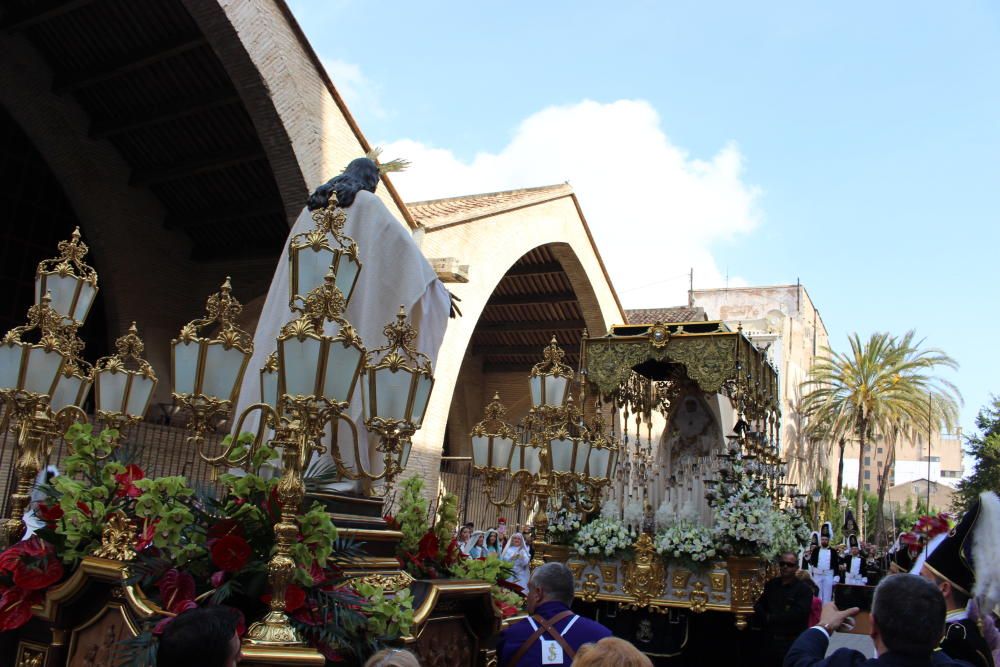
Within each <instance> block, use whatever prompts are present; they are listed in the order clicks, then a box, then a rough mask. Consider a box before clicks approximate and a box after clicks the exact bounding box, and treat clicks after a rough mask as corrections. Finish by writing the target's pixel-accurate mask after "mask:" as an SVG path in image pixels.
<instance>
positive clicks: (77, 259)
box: [35, 227, 97, 325]
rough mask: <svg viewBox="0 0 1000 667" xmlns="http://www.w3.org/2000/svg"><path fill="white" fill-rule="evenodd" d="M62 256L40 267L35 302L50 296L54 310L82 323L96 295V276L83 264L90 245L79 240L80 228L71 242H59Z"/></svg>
mask: <svg viewBox="0 0 1000 667" xmlns="http://www.w3.org/2000/svg"><path fill="white" fill-rule="evenodd" d="M58 248H59V257H57V258H55V259H47V260H44V261H42V262H40V263H39V264H38V270H37V271H36V272H35V303H36V304H38V303H41V300H42V297H43V296H44V295H45V294H46V293H48V294H51V296H52V302H51V306H52V309H53V310H55V311H56V312H57V313H59V315H60V317H62V318H64V319H66V320H69V321H70V322H71V323H74V324H76V325H81V324H83V322H84V320H86V319H87V314H88V313H89V312H90V307H91V306H92V305H93V303H94V297H96V296H97V273H96V272H95V271H94V269H93V268H91V267H90V266H87V265H86V264H84V262H83V258H84V257H85V256H86V255H87V251H88V248H87V245H86V244H85V243H82V242H81V241H80V228H79V227H77V228H76V229H74V230H73V236H72V238H71V239H70V240H69V241H60V242H59V245H58Z"/></svg>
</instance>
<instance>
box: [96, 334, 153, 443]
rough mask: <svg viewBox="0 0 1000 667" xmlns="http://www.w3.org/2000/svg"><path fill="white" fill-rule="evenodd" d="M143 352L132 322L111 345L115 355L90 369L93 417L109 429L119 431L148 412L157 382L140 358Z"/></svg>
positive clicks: (150, 368) (101, 360)
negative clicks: (94, 412)
mask: <svg viewBox="0 0 1000 667" xmlns="http://www.w3.org/2000/svg"><path fill="white" fill-rule="evenodd" d="M144 348H145V345H144V344H143V342H142V339H141V338H139V333H138V330H137V329H136V327H135V322H133V323H132V326H130V327H129V329H128V333H127V334H125V335H124V336H122V337H121V338H119V339H118V340H117V341H115V350H116V352H117V353H116V354H114V355H112V356H109V357H103V358H101V359H98V360H97V364H96V365H95V367H94V383H95V385H96V390H95V392H94V394H95V399H96V403H97V408H96V409H97V416H98V417H99V418H100V419H101V420H102V421H104V422H105V423H106V424H108V426H109V427H111V428H115V429H118V430H121V429H123V428H124V427H126V426H128V425H131V424H133V423H135V422H138V421H140V420H141V419H142V418H143V416H144V415H145V414H146V410H147V409H148V408H149V402H150V401H151V400H152V398H153V390H154V389H156V383H157V379H156V374H155V373H154V372H153V367H152V366H150V365H149V362H148V361H146V360H145V359H143V358H142V352H143V349H144Z"/></svg>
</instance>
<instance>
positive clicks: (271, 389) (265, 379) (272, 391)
mask: <svg viewBox="0 0 1000 667" xmlns="http://www.w3.org/2000/svg"><path fill="white" fill-rule="evenodd" d="M260 402H261V403H265V404H267V405H270V406H271V407H272V408H277V407H278V353H277V352H272V353H271V354H269V355H267V359H266V360H265V361H264V367H263V368H261V369H260Z"/></svg>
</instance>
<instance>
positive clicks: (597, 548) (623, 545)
mask: <svg viewBox="0 0 1000 667" xmlns="http://www.w3.org/2000/svg"><path fill="white" fill-rule="evenodd" d="M635 538H636V536H635V533H633V532H632V531H631V530H629V529H628V527H627V526H626V525H625V523H624V522H622V521H619V520H617V519H605V518H603V517H602V518H599V519H595V520H593V521H591V522H590V523H588V524H587V525H586V526H584V527H583V528H582V529H581V530H580V532H579V533H577V535H576V539H575V540H574V541H573V548H574V550H575V551H576V553H577V554H579V555H580V556H583V557H584V558H588V557H594V556H599V557H604V558H613V557H615V556H617V555H618V554H619V553H620V552H622V551H624V550H626V549H628V548H629V547H631V546H632V543H633V542H635Z"/></svg>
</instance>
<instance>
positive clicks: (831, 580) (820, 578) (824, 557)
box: [809, 521, 840, 604]
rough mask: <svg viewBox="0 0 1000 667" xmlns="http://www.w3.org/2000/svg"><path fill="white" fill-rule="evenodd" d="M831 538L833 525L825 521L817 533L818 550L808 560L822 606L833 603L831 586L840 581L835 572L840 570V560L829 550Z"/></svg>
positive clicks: (835, 553)
mask: <svg viewBox="0 0 1000 667" xmlns="http://www.w3.org/2000/svg"><path fill="white" fill-rule="evenodd" d="M832 537H833V524H832V523H830V522H829V521H827V522H826V523H824V524H823V527H822V528H821V529H820V533H819V548H818V549H813V552H812V556H811V557H810V559H809V565H810V570H811V572H812V578H813V581H815V582H816V585H817V586H819V597H820V599H821V600H823V604H826V603H827V602H832V601H833V585H834V584H835V583H837V582H838V581H840V577H839V576H837V574H836V573H837V572H838V570H839V569H840V559H839V558H838V557H837V552H836V551H834V550H833V549H832V548H830V539H831V538H832Z"/></svg>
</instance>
